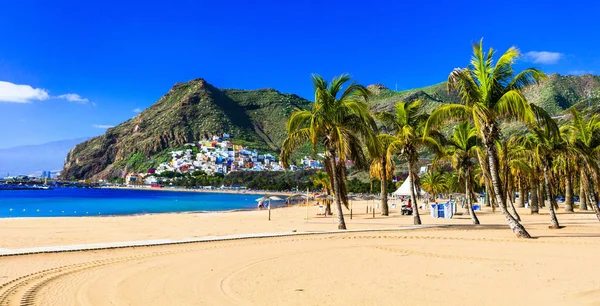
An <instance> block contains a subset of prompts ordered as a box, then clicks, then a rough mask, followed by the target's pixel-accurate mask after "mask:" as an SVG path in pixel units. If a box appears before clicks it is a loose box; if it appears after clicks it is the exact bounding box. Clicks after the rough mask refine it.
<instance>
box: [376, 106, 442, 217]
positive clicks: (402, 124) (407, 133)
mask: <svg viewBox="0 0 600 306" xmlns="http://www.w3.org/2000/svg"><path fill="white" fill-rule="evenodd" d="M421 103H422V102H421V101H420V100H416V101H410V102H402V101H399V102H397V103H396V107H395V113H393V114H392V113H385V112H384V113H379V114H378V118H379V120H381V122H382V123H383V125H384V127H385V128H387V129H388V130H390V131H392V136H394V138H395V139H394V141H393V142H392V143H391V144H390V149H389V150H390V152H393V153H398V154H399V156H400V157H401V158H403V159H405V160H406V161H407V163H408V177H409V179H410V182H411V185H412V186H410V191H411V195H410V197H411V201H412V203H413V223H414V224H421V217H420V216H419V205H418V204H417V195H416V192H415V190H418V189H419V186H418V177H417V169H416V168H417V163H418V161H419V151H418V150H419V148H421V147H424V146H426V145H428V144H429V143H431V137H424V135H423V127H424V124H425V122H427V118H428V115H427V114H424V113H423V112H422V110H421Z"/></svg>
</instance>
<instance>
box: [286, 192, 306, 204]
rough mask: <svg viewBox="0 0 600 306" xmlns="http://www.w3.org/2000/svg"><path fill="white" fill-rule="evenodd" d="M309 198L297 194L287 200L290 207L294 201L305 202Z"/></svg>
mask: <svg viewBox="0 0 600 306" xmlns="http://www.w3.org/2000/svg"><path fill="white" fill-rule="evenodd" d="M307 198H308V197H307V196H306V195H305V194H301V193H296V194H292V195H291V196H289V197H288V198H287V202H288V205H290V204H291V202H292V201H293V200H299V199H301V200H304V199H307Z"/></svg>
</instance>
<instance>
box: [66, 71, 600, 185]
mask: <svg viewBox="0 0 600 306" xmlns="http://www.w3.org/2000/svg"><path fill="white" fill-rule="evenodd" d="M368 89H369V90H370V92H371V93H372V98H371V100H370V102H369V103H370V106H371V109H372V110H373V111H375V112H381V111H392V110H393V109H394V104H395V103H396V102H397V101H411V100H417V99H421V100H423V101H424V109H425V110H426V111H431V110H433V109H434V108H435V107H436V106H438V105H441V104H444V103H458V102H460V100H459V98H458V96H457V95H456V94H455V93H449V92H448V91H447V90H446V83H445V82H443V83H439V84H435V85H431V86H427V87H422V88H416V89H411V90H404V91H392V90H389V89H387V88H386V87H385V86H383V85H380V84H377V85H370V86H368ZM525 95H526V97H527V98H528V99H529V100H530V101H531V102H533V103H536V104H537V105H540V106H542V107H543V108H544V109H546V110H547V111H549V112H550V113H551V114H553V115H560V114H561V112H563V111H564V110H565V109H567V108H569V107H571V106H576V107H578V108H583V107H585V106H587V102H588V100H589V101H590V102H591V104H592V106H593V108H592V109H598V106H599V105H600V76H594V75H583V76H561V75H558V74H553V75H550V76H549V77H548V79H547V80H545V81H544V82H543V83H542V84H540V85H536V86H531V87H530V88H527V89H526V90H525ZM588 97H589V99H588ZM310 103H311V102H310V101H308V100H306V99H303V98H301V97H299V96H297V95H293V94H282V93H280V92H278V91H276V90H274V89H260V90H236V89H218V88H216V87H214V86H212V85H210V84H208V83H207V82H206V81H205V80H203V79H197V80H192V81H190V82H187V83H180V84H177V85H175V86H173V88H172V89H171V91H169V93H167V94H166V95H165V96H163V97H162V98H161V99H159V100H158V101H157V102H156V103H155V104H154V105H152V106H151V107H150V108H148V109H146V110H145V111H143V112H141V113H140V114H139V115H138V116H137V117H135V118H133V119H130V120H128V121H125V122H123V123H122V124H120V125H118V126H116V127H114V128H110V129H108V130H107V131H106V133H105V134H104V135H102V136H99V137H95V138H92V139H90V140H88V141H85V142H83V143H81V144H79V145H77V146H75V147H74V148H73V149H72V150H71V151H70V152H69V154H68V156H67V159H66V162H65V168H64V170H63V172H62V177H63V178H77V179H83V178H85V179H87V178H110V177H114V176H122V175H123V174H124V173H127V172H128V171H132V170H146V169H148V168H150V167H153V166H155V165H157V164H158V163H161V162H164V161H167V160H170V156H169V155H168V151H169V149H172V148H177V147H181V146H183V144H185V143H188V142H192V141H198V140H201V139H203V138H208V137H211V136H212V135H213V134H216V135H220V134H222V133H230V134H231V135H232V136H233V137H234V143H237V144H243V145H247V146H250V147H252V148H254V149H257V150H259V151H265V152H274V153H278V151H279V149H280V146H281V143H282V142H283V140H284V138H285V136H286V132H285V123H286V121H287V118H288V117H289V115H290V113H291V112H292V111H293V110H294V109H296V108H308V107H310ZM522 130H523V127H522V126H521V125H519V124H518V123H510V124H507V125H505V126H504V127H503V132H504V134H506V135H509V134H511V133H513V132H520V131H522Z"/></svg>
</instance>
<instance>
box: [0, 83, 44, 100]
mask: <svg viewBox="0 0 600 306" xmlns="http://www.w3.org/2000/svg"><path fill="white" fill-rule="evenodd" d="M49 98H50V95H49V94H48V91H47V90H45V89H43V88H33V87H31V86H29V85H17V84H14V83H11V82H4V81H0V102H14V103H30V102H32V101H36V100H37V101H43V100H48V99H49Z"/></svg>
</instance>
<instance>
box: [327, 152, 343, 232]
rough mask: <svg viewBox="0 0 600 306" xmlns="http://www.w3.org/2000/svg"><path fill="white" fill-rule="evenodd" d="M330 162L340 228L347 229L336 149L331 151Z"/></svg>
mask: <svg viewBox="0 0 600 306" xmlns="http://www.w3.org/2000/svg"><path fill="white" fill-rule="evenodd" d="M329 163H330V164H331V172H332V173H333V175H332V176H333V177H332V181H333V192H334V197H335V208H336V211H337V217H338V229H343V230H345V229H346V222H345V221H344V212H343V211H342V198H341V196H342V195H341V194H340V193H341V188H340V184H341V183H342V182H340V181H339V178H338V171H337V164H336V162H335V151H333V152H331V151H330V156H329Z"/></svg>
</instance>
